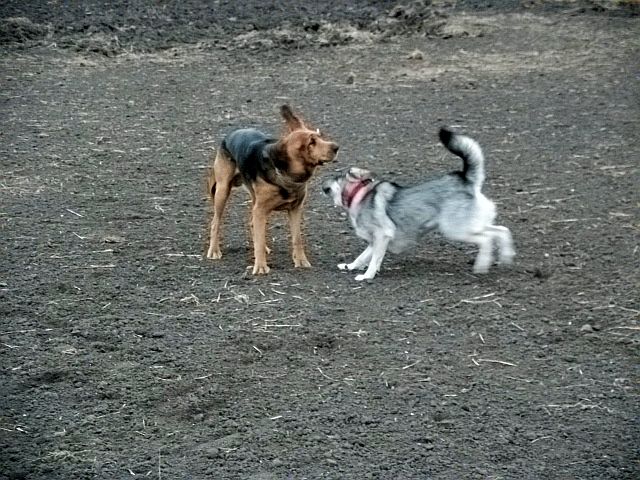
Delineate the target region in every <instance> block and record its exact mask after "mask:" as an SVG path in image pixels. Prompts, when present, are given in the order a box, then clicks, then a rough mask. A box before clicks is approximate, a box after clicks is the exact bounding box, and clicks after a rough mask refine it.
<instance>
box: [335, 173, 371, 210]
mask: <svg viewBox="0 0 640 480" xmlns="http://www.w3.org/2000/svg"><path fill="white" fill-rule="evenodd" d="M371 182H372V180H371V179H370V178H364V179H362V180H358V181H357V182H349V183H348V184H347V185H346V186H345V188H344V190H342V205H343V206H344V207H345V208H347V209H349V208H352V207H357V206H358V204H359V203H360V202H361V201H362V199H363V198H364V196H365V195H366V194H367V191H368V189H367V187H368V186H369V185H371Z"/></svg>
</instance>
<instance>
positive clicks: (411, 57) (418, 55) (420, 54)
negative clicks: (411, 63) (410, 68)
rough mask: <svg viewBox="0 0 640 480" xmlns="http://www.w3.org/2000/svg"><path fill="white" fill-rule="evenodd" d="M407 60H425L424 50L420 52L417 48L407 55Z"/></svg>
mask: <svg viewBox="0 0 640 480" xmlns="http://www.w3.org/2000/svg"><path fill="white" fill-rule="evenodd" d="M407 58H408V59H409V60H424V53H423V52H422V50H418V49H417V48H416V49H415V50H414V51H413V52H411V53H410V54H409V55H407Z"/></svg>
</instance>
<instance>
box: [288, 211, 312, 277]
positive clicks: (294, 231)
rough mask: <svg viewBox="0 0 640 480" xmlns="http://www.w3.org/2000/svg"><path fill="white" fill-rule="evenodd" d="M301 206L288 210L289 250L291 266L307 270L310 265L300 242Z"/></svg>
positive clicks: (301, 241)
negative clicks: (290, 250)
mask: <svg viewBox="0 0 640 480" xmlns="http://www.w3.org/2000/svg"><path fill="white" fill-rule="evenodd" d="M301 225H302V204H300V205H298V206H297V207H296V208H293V209H291V210H289V229H290V230H291V248H292V257H293V264H294V265H295V267H296V268H300V267H302V268H309V267H311V264H310V263H309V260H307V255H306V254H305V253H304V241H303V240H302V227H301Z"/></svg>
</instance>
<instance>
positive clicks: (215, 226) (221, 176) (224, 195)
mask: <svg viewBox="0 0 640 480" xmlns="http://www.w3.org/2000/svg"><path fill="white" fill-rule="evenodd" d="M235 176H236V164H235V162H234V161H233V160H232V159H231V158H230V157H229V155H227V154H226V153H225V152H223V151H222V150H220V149H219V150H218V152H217V153H216V158H215V160H214V162H213V167H212V168H211V173H210V176H209V192H210V194H211V198H212V200H213V219H212V220H211V232H210V238H209V250H208V251H207V258H211V259H218V258H222V252H221V251H220V226H221V224H222V218H223V215H224V208H225V206H226V204H227V199H228V198H229V194H230V193H231V188H232V187H233V185H234V183H236V182H237V179H236V178H235Z"/></svg>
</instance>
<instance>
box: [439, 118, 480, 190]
mask: <svg viewBox="0 0 640 480" xmlns="http://www.w3.org/2000/svg"><path fill="white" fill-rule="evenodd" d="M439 136H440V141H441V142H442V144H443V145H444V146H445V147H447V150H449V151H450V152H451V153H453V154H454V155H457V156H458V157H460V158H461V159H462V161H463V162H464V167H463V170H462V176H463V177H464V179H465V180H467V181H468V182H470V183H471V184H473V186H474V188H476V189H478V190H480V188H482V183H483V182H484V156H483V155H482V149H481V148H480V145H478V142H476V141H475V140H474V139H473V138H470V137H467V136H465V135H460V134H459V133H456V132H454V131H452V130H450V129H449V128H447V127H442V128H441V129H440V134H439Z"/></svg>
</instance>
